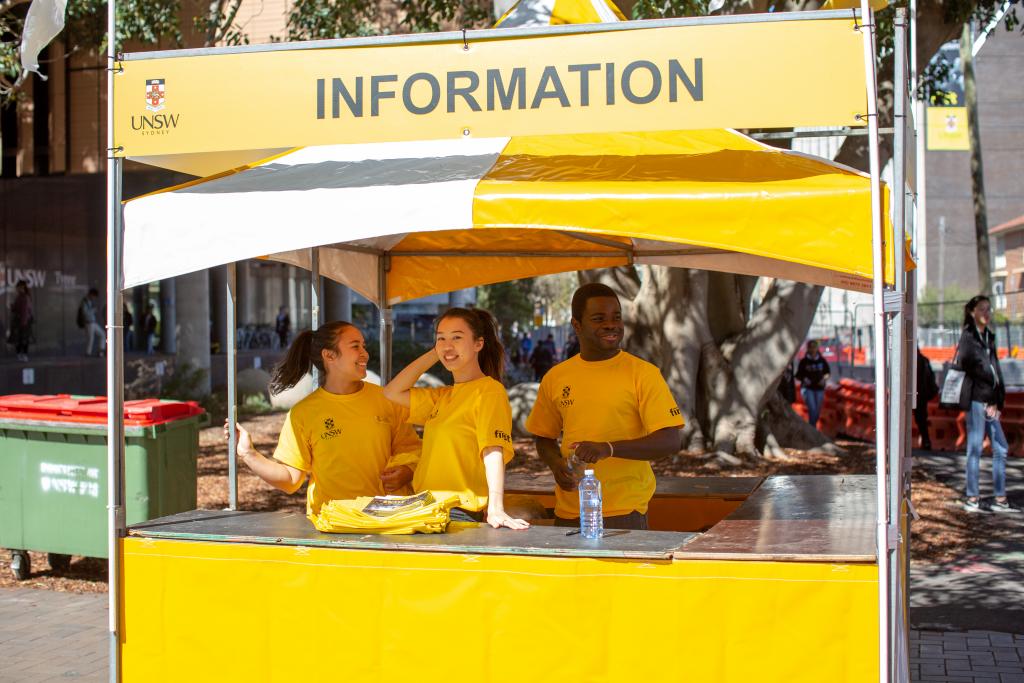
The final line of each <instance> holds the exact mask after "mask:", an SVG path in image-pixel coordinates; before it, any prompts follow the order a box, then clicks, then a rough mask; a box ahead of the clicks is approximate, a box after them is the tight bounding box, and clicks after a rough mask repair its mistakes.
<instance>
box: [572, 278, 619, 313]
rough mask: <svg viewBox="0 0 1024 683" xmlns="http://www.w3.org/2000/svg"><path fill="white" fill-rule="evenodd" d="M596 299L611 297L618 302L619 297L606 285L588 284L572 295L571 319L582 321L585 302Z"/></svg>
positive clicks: (598, 283)
mask: <svg viewBox="0 0 1024 683" xmlns="http://www.w3.org/2000/svg"><path fill="white" fill-rule="evenodd" d="M598 297H611V298H613V299H615V300H616V301H618V299H619V297H618V295H616V294H615V290H613V289H612V288H611V287H609V286H608V285H605V284H602V283H600V282H588V283H587V284H585V285H583V286H582V287H580V288H579V289H577V290H576V292H575V293H574V294H573V295H572V305H571V309H572V317H573V318H574V319H575V320H577V321H579V320H583V309H585V308H586V307H587V301H589V300H590V299H596V298H598Z"/></svg>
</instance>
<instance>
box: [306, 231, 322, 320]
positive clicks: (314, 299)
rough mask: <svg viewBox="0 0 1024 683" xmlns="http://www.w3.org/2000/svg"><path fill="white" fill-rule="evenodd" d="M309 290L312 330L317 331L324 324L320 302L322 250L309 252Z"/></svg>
mask: <svg viewBox="0 0 1024 683" xmlns="http://www.w3.org/2000/svg"><path fill="white" fill-rule="evenodd" d="M309 289H310V298H309V299H310V306H309V310H310V325H309V326H310V329H313V330H315V329H317V328H319V327H320V325H321V324H323V322H324V321H323V320H320V302H321V301H322V300H323V295H322V293H321V291H320V249H319V248H318V247H313V248H312V249H310V250H309Z"/></svg>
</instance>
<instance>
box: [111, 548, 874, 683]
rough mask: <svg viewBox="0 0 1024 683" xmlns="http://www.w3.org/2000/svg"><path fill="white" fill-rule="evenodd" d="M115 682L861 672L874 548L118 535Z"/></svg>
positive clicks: (699, 677)
mask: <svg viewBox="0 0 1024 683" xmlns="http://www.w3.org/2000/svg"><path fill="white" fill-rule="evenodd" d="M122 554H123V565H122V567H123V584H122V596H121V605H122V610H123V617H124V620H123V625H124V627H123V632H122V648H123V650H122V653H123V659H122V673H123V676H124V680H125V681H146V682H153V681H175V682H178V681H182V680H190V681H219V682H223V681H246V682H247V683H254V682H256V681H318V680H330V681H346V682H348V681H368V682H369V681H389V680H396V681H397V680H408V681H415V682H416V683H434V682H439V683H440V682H448V681H451V682H462V681H467V682H468V681H473V682H474V683H480V682H492V681H493V682H498V681H501V682H504V681H508V682H513V681H514V682H516V683H540V682H541V681H553V682H554V681H557V682H558V683H569V682H573V683H575V682H582V681H622V682H629V683H635V682H637V681H645V682H656V681H690V682H702V683H703V682H707V681H736V682H740V681H742V682H744V683H747V682H751V681H758V682H766V681H786V682H787V683H793V682H795V681H808V682H814V683H820V682H822V681H829V682H830V683H835V682H838V681H868V680H872V677H873V676H874V675H875V672H877V669H878V666H877V661H878V655H877V649H878V648H877V642H878V641H877V602H878V601H877V598H876V595H877V581H876V577H877V569H876V567H875V565H873V564H842V565H839V564H825V563H821V564H812V563H795V562H794V563H780V562H718V561H671V560H665V561H657V562H651V561H640V560H607V559H589V558H583V559H581V558H561V557H541V556H520V555H462V554H445V553H428V552H399V551H378V550H349V549H330V548H304V547H296V546H261V545H246V544H239V543H222V542H201V541H174V540H160V539H145V538H128V539H125V540H124V541H122Z"/></svg>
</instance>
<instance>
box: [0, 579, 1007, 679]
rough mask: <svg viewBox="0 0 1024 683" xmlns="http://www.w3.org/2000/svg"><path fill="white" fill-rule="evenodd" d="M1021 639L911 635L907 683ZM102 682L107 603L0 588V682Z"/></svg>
mask: <svg viewBox="0 0 1024 683" xmlns="http://www.w3.org/2000/svg"><path fill="white" fill-rule="evenodd" d="M1022 662H1024V635H1016V636H1015V635H1012V634H1008V633H997V632H994V631H965V632H958V631H946V632H941V631H911V634H910V664H911V680H912V681H915V682H917V681H920V682H921V683H925V682H926V681H927V682H932V681H934V682H935V683H1024V663H1022ZM69 680H74V681H90V682H95V683H100V682H102V681H106V680H107V597H106V596H105V595H76V594H71V593H54V592H52V591H46V590H34V589H24V588H18V589H0V683H44V682H48V683H52V682H54V681H69Z"/></svg>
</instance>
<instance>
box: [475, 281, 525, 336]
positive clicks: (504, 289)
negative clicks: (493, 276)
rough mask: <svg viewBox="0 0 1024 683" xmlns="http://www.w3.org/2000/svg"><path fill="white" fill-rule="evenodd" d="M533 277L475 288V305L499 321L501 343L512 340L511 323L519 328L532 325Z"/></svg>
mask: <svg viewBox="0 0 1024 683" xmlns="http://www.w3.org/2000/svg"><path fill="white" fill-rule="evenodd" d="M534 301H535V297H534V279H533V278H526V279H523V280H512V281H511V282H499V283H497V284H493V285H484V286H483V287H478V288H477V290H476V305H477V306H478V307H480V308H486V309H487V310H488V311H490V312H491V313H492V314H494V317H495V318H497V319H498V321H499V322H500V323H501V336H502V340H501V341H502V343H503V344H505V345H506V346H508V344H509V343H510V342H511V341H512V325H513V323H519V327H520V329H522V328H523V327H529V326H532V325H533V305H534Z"/></svg>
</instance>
